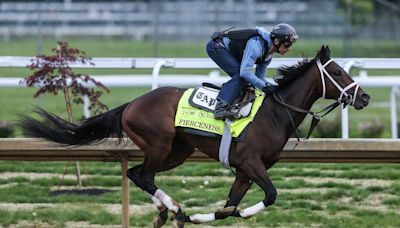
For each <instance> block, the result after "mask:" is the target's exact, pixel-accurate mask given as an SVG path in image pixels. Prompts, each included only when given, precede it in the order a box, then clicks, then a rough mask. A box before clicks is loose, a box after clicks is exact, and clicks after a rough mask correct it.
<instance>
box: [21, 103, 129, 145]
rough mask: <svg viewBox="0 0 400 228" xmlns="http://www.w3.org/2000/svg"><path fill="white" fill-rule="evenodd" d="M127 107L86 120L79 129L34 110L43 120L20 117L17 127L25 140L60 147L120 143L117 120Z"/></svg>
mask: <svg viewBox="0 0 400 228" xmlns="http://www.w3.org/2000/svg"><path fill="white" fill-rule="evenodd" d="M128 104H129V103H126V104H124V105H121V106H119V107H117V108H115V109H112V110H110V111H108V112H105V113H102V114H100V115H97V116H93V117H90V118H88V119H86V120H85V121H84V122H83V123H82V124H81V125H76V124H73V123H70V122H68V121H65V120H64V119H62V118H60V117H58V116H56V115H55V114H52V113H49V112H46V111H45V110H43V109H41V108H38V109H36V110H35V112H36V113H38V114H39V115H40V116H41V117H42V118H43V120H42V121H38V120H36V119H33V118H31V117H29V116H27V115H21V117H20V119H19V125H20V126H21V128H22V132H23V134H24V135H25V136H28V137H34V138H44V139H47V140H49V141H53V142H57V143H60V144H64V145H87V144H92V143H96V142H100V141H101V140H102V139H107V138H109V137H117V138H118V139H119V143H121V142H122V139H123V129H122V125H121V118H122V113H123V111H124V109H125V108H126V106H127V105H128Z"/></svg>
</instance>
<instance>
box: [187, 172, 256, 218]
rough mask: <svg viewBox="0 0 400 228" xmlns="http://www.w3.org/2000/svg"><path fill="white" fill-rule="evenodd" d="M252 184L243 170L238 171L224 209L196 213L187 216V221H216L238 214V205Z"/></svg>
mask: <svg viewBox="0 0 400 228" xmlns="http://www.w3.org/2000/svg"><path fill="white" fill-rule="evenodd" d="M251 184H252V182H251V181H250V179H249V178H247V177H245V176H244V175H242V172H241V171H237V173H236V179H235V181H234V182H233V184H232V187H231V190H230V192H229V197H228V200H227V202H226V204H225V207H224V208H223V209H221V210H219V211H217V212H214V213H209V214H194V215H192V216H187V217H186V221H187V222H192V223H195V224H199V223H205V222H211V221H215V220H217V219H224V218H226V217H228V216H231V215H234V214H237V213H238V211H236V207H237V205H238V204H239V203H240V201H241V200H242V198H243V196H244V195H245V194H246V192H247V190H249V188H250V186H251Z"/></svg>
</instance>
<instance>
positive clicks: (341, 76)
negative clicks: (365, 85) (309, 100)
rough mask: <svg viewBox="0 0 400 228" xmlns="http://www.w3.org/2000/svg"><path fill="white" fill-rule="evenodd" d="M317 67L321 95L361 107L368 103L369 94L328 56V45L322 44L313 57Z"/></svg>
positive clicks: (357, 107) (356, 107)
mask: <svg viewBox="0 0 400 228" xmlns="http://www.w3.org/2000/svg"><path fill="white" fill-rule="evenodd" d="M314 60H315V62H316V64H317V67H318V69H319V72H320V73H319V74H320V82H319V83H321V90H322V97H323V98H327V99H335V100H339V101H341V102H343V103H344V104H346V105H347V104H349V105H352V106H354V108H355V109H362V108H364V107H365V106H367V105H368V101H369V95H368V94H367V93H365V92H364V90H363V89H362V88H361V87H360V85H358V83H357V82H355V81H353V79H352V78H351V77H350V75H349V74H348V73H346V71H344V70H343V68H341V67H340V66H339V65H338V64H337V63H336V62H334V61H333V60H332V59H331V58H330V50H329V47H328V46H326V47H325V46H322V47H321V50H320V51H319V52H318V54H317V56H316V57H315V59H314Z"/></svg>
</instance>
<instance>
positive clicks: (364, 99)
mask: <svg viewBox="0 0 400 228" xmlns="http://www.w3.org/2000/svg"><path fill="white" fill-rule="evenodd" d="M361 99H362V100H363V101H369V95H368V94H366V93H363V94H361Z"/></svg>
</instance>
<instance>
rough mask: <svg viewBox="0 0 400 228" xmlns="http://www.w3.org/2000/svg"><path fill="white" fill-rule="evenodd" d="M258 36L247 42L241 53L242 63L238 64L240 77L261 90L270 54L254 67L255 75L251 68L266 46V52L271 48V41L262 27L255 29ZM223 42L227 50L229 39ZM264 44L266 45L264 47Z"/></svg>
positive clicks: (226, 38) (270, 57)
mask: <svg viewBox="0 0 400 228" xmlns="http://www.w3.org/2000/svg"><path fill="white" fill-rule="evenodd" d="M256 29H257V31H258V33H259V34H260V35H261V37H260V36H255V37H252V38H250V39H249V40H248V41H247V45H246V48H245V49H244V52H243V58H242V62H241V64H240V77H242V78H244V79H245V80H246V81H248V82H249V83H250V84H252V85H253V86H255V87H256V88H259V89H262V88H264V87H265V85H266V83H267V82H266V80H265V73H266V70H267V67H268V65H269V64H270V63H271V60H272V54H271V55H269V56H267V57H266V58H265V61H264V62H263V63H262V64H258V65H257V66H256V71H255V74H254V73H253V72H252V68H253V66H254V64H255V62H256V60H257V59H258V58H260V57H261V56H262V55H263V53H264V50H265V48H267V47H266V46H268V48H269V49H268V51H269V50H271V48H272V41H271V38H270V36H269V35H270V33H269V32H268V31H266V30H265V28H263V27H256ZM223 42H224V45H225V47H226V48H227V49H228V50H229V42H230V40H229V38H228V37H224V38H223ZM266 43H267V44H268V45H266Z"/></svg>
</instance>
